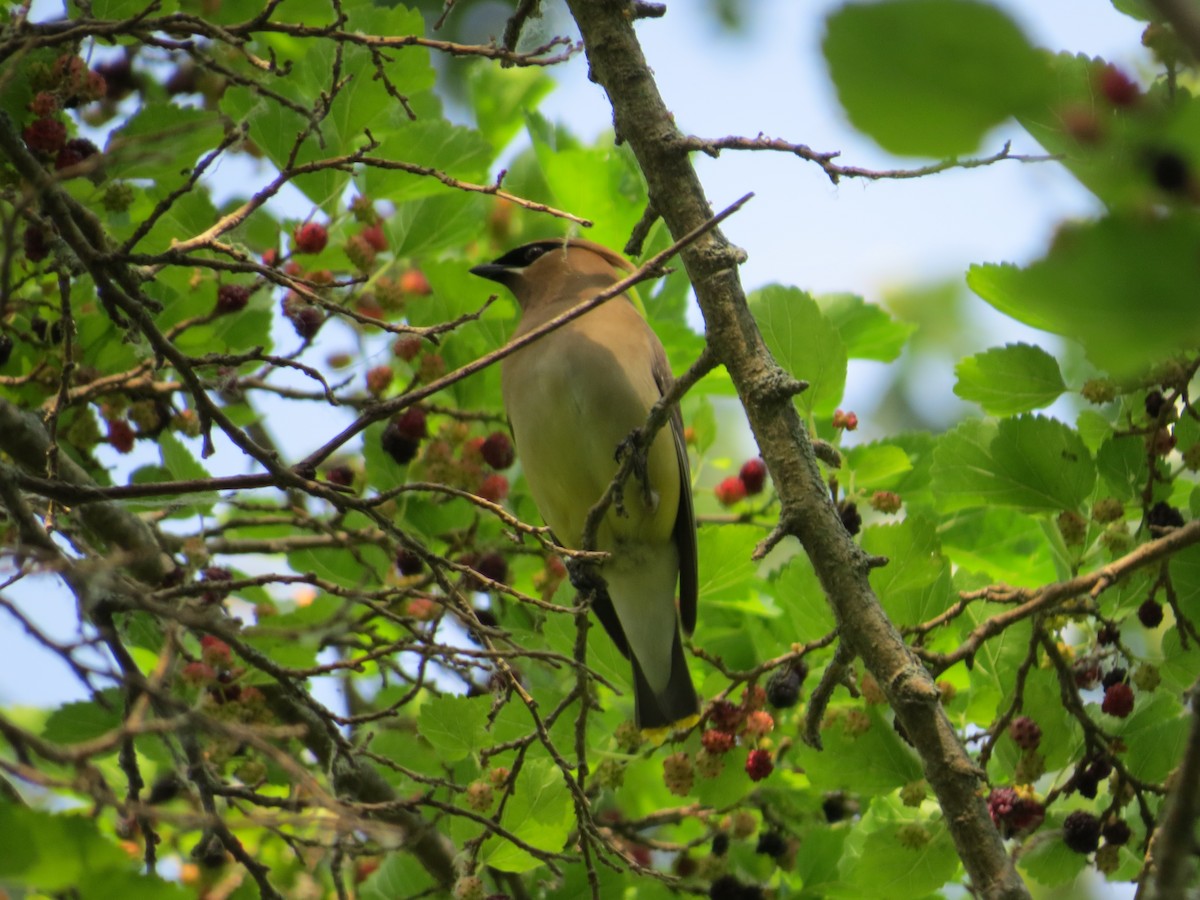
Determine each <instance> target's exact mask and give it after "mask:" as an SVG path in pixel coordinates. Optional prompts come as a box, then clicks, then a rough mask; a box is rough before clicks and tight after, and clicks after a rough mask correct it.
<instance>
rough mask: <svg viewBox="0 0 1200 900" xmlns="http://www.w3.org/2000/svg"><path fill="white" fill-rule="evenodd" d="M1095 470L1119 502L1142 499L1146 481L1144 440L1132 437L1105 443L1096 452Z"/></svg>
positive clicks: (1114, 439) (1113, 439)
mask: <svg viewBox="0 0 1200 900" xmlns="http://www.w3.org/2000/svg"><path fill="white" fill-rule="evenodd" d="M1096 471H1098V472H1099V473H1100V477H1101V478H1103V479H1104V484H1105V486H1106V487H1107V488H1108V490H1110V491H1112V494H1113V496H1114V497H1116V498H1117V499H1118V500H1126V501H1128V500H1133V499H1135V498H1137V497H1140V496H1141V492H1142V485H1143V484H1145V482H1146V442H1145V439H1144V438H1141V437H1132V436H1130V437H1117V438H1112V439H1111V440H1107V441H1105V442H1104V443H1103V444H1102V445H1101V446H1100V450H1099V451H1098V452H1097V453H1096Z"/></svg>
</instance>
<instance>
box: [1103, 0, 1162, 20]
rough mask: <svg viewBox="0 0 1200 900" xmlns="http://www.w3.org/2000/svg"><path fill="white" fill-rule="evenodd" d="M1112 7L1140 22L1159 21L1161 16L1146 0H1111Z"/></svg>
mask: <svg viewBox="0 0 1200 900" xmlns="http://www.w3.org/2000/svg"><path fill="white" fill-rule="evenodd" d="M1112 5H1113V9H1115V10H1116V11H1117V12H1120V13H1124V14H1125V15H1127V16H1129V17H1130V18H1132V19H1139V20H1140V21H1142V22H1159V21H1162V16H1161V15H1160V14H1159V13H1158V12H1157V11H1156V10H1155V9H1154V7H1153V6H1151V5H1150V4H1149V3H1147V2H1146V0H1112Z"/></svg>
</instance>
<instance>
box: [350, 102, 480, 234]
mask: <svg viewBox="0 0 1200 900" xmlns="http://www.w3.org/2000/svg"><path fill="white" fill-rule="evenodd" d="M372 155H373V156H375V157H377V158H379V159H384V160H396V161H399V162H404V163H410V164H413V165H417V166H424V167H426V168H429V169H436V170H438V171H440V172H444V173H446V174H447V175H450V176H451V177H453V178H457V179H459V180H460V181H472V182H480V181H482V180H484V179H485V178H486V176H487V167H488V165H489V164H490V163H491V161H492V148H491V146H490V145H489V144H488V143H487V141H485V140H484V139H483V137H482V136H481V135H480V134H479V132H477V131H472V130H471V129H470V128H465V127H463V126H462V125H454V124H451V123H450V122H447V121H446V120H445V119H430V120H427V121H420V122H412V123H410V124H408V125H406V126H404V127H403V128H398V129H395V130H394V131H393V132H391V134H390V136H389V137H388V138H387V139H386V140H383V141H381V142H380V146H379V147H378V148H377V149H376V150H374V151H372ZM362 185H363V191H364V192H365V193H366V195H367V196H368V197H371V198H372V199H374V200H389V201H391V202H392V203H402V202H404V201H407V200H415V199H417V198H420V197H427V196H430V195H431V194H437V193H441V192H444V191H449V190H450V188H448V187H447V186H446V185H444V184H442V182H441V181H439V180H438V179H437V178H434V177H432V176H430V175H418V174H410V173H408V172H404V171H402V170H399V169H387V168H380V167H375V166H372V167H370V168H368V169H367V170H366V171H365V172H364V173H363V176H362ZM389 225H390V221H389V220H385V222H384V227H385V229H386V228H387V227H388V226H389ZM389 237H390V235H389Z"/></svg>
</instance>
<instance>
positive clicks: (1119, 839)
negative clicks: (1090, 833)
mask: <svg viewBox="0 0 1200 900" xmlns="http://www.w3.org/2000/svg"><path fill="white" fill-rule="evenodd" d="M1100 834H1101V835H1102V836H1103V837H1104V843H1106V844H1112V845H1113V846H1114V847H1123V846H1125V845H1126V844H1127V843H1129V839H1130V838H1131V837H1133V829H1131V828H1130V827H1129V823H1128V822H1126V821H1125V820H1124V819H1112V820H1110V821H1108V822H1106V823H1105V824H1104V827H1103V828H1102V829H1101V830H1100Z"/></svg>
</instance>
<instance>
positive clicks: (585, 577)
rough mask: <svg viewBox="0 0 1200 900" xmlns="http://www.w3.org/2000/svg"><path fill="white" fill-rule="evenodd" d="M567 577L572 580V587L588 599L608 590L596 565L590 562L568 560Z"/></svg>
mask: <svg viewBox="0 0 1200 900" xmlns="http://www.w3.org/2000/svg"><path fill="white" fill-rule="evenodd" d="M567 577H568V578H570V579H571V587H573V588H575V590H576V591H578V592H579V593H580V594H583V595H584V596H586V597H595V596H597V595H599V594H600V593H601V592H603V591H605V590H607V589H608V585H607V583H606V582H605V581H604V578H603V577H602V576H601V575H600V570H599V569H598V568H597V567H596V564H595V563H594V562H590V561H588V560H584V559H569V560H567Z"/></svg>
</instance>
